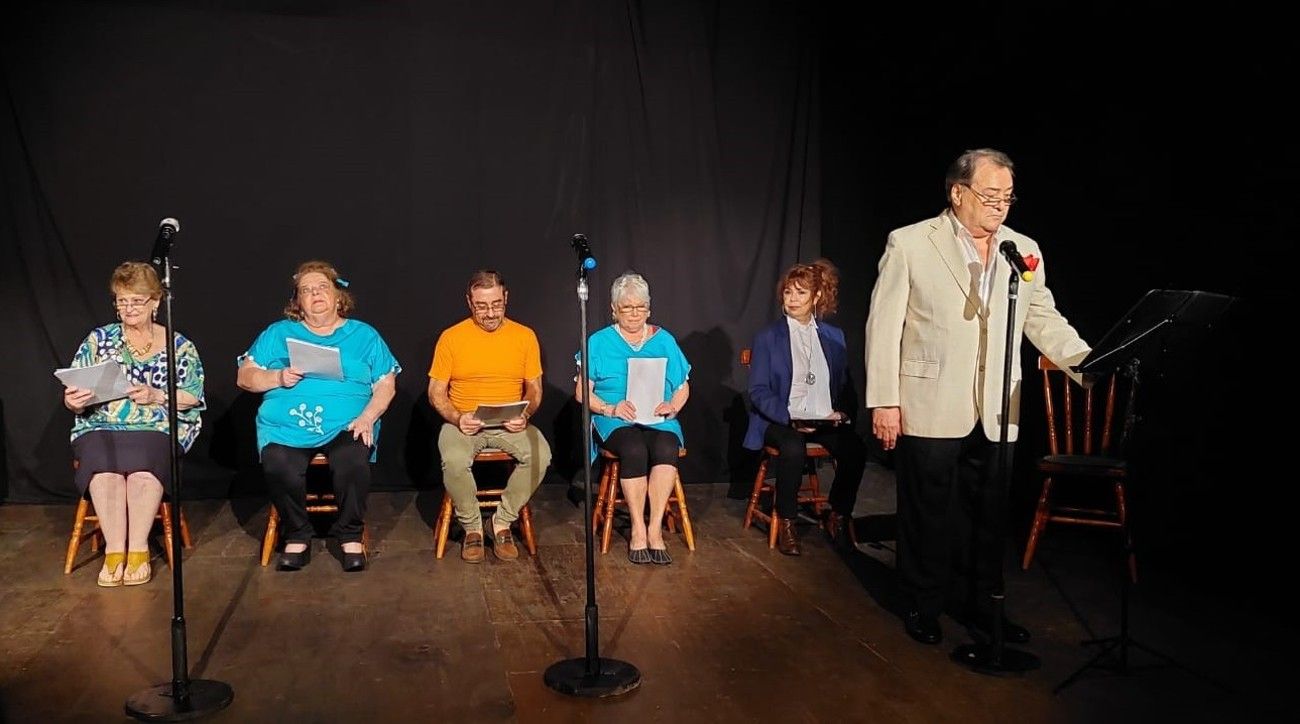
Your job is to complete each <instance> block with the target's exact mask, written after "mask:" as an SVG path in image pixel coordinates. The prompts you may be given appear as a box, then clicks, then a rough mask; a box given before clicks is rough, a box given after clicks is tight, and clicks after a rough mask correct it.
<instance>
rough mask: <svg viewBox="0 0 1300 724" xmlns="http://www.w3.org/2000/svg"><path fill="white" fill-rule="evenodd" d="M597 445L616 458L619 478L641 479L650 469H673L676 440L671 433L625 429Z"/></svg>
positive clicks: (631, 427)
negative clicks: (654, 467) (660, 466)
mask: <svg viewBox="0 0 1300 724" xmlns="http://www.w3.org/2000/svg"><path fill="white" fill-rule="evenodd" d="M597 443H598V444H599V445H600V446H601V447H603V448H605V449H606V450H608V451H610V452H612V453H614V454H615V455H617V456H618V461H619V466H618V471H619V472H618V477H619V478H644V477H645V476H646V475H647V474H649V472H650V468H651V467H652V466H654V465H673V466H675V465H677V451H678V449H679V448H678V440H677V436H676V435H674V434H672V433H671V432H664V431H663V430H652V429H650V428H648V427H640V426H638V425H629V426H627V427H620V428H619V429H617V430H615V431H614V432H611V433H610V434H609V439H608V440H600V439H599V438H597Z"/></svg>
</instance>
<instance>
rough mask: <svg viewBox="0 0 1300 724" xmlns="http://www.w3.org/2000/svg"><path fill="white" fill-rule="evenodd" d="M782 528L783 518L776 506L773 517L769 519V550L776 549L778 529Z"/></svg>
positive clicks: (773, 507)
mask: <svg viewBox="0 0 1300 724" xmlns="http://www.w3.org/2000/svg"><path fill="white" fill-rule="evenodd" d="M780 527H781V516H780V515H779V514H777V512H776V505H775V504H773V506H772V515H771V516H770V517H769V518H768V519H767V547H768V548H769V549H772V548H775V547H776V529H777V528H780Z"/></svg>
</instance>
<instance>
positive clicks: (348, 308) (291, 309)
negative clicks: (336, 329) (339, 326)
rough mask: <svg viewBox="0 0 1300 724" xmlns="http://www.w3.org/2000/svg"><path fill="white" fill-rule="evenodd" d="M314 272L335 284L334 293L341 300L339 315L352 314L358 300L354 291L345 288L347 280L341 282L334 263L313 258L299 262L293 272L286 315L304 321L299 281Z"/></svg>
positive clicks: (285, 309)
mask: <svg viewBox="0 0 1300 724" xmlns="http://www.w3.org/2000/svg"><path fill="white" fill-rule="evenodd" d="M313 272H314V273H316V274H324V275H325V278H326V279H328V280H329V281H330V284H332V285H333V286H334V293H335V294H336V295H337V296H338V300H339V309H338V311H339V316H340V317H346V316H348V315H349V314H351V313H352V310H353V309H355V308H356V306H357V304H356V300H354V299H353V298H352V292H349V291H348V290H347V289H344V288H343V287H344V286H345V285H346V284H347V282H343V283H342V284H340V283H339V273H338V270H336V269H335V268H334V265H333V264H330V263H329V262H327V261H319V260H313V261H305V262H303V263H301V264H299V265H298V271H296V272H294V273H293V279H292V280H291V284H292V286H291V287H290V290H289V303H288V304H286V305H285V307H284V316H286V317H288V318H289V319H292V320H293V321H295V322H301V321H302V318H303V313H302V305H300V304H298V282H299V281H301V280H302V278H303V277H304V276H306V275H308V274H311V273H313Z"/></svg>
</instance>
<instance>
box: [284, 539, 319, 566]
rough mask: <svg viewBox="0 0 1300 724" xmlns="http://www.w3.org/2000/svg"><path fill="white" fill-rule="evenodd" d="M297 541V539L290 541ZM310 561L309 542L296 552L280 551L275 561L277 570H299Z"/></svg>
mask: <svg viewBox="0 0 1300 724" xmlns="http://www.w3.org/2000/svg"><path fill="white" fill-rule="evenodd" d="M291 542H293V543H297V542H299V541H291ZM308 563H311V543H308V544H307V547H306V548H304V549H303V550H302V551H299V552H298V553H281V554H280V557H279V559H277V560H276V562H275V569H276V570H277V571H300V570H302V569H303V568H305V567H306V566H307V564H308Z"/></svg>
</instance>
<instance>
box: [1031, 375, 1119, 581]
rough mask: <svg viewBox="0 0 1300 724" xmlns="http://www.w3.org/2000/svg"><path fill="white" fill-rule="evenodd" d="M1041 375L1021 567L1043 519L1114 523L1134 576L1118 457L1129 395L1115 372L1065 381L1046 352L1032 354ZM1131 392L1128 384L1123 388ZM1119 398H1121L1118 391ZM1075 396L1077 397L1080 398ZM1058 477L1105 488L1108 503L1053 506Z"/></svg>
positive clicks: (1035, 543)
mask: <svg viewBox="0 0 1300 724" xmlns="http://www.w3.org/2000/svg"><path fill="white" fill-rule="evenodd" d="M1038 369H1039V370H1040V371H1041V372H1042V376H1043V399H1044V402H1045V407H1046V412H1047V447H1048V454H1047V455H1045V456H1044V457H1043V458H1041V459H1040V460H1039V461H1038V469H1039V471H1040V472H1041V473H1042V474H1043V489H1042V492H1041V493H1040V494H1039V496H1038V507H1037V510H1036V511H1035V512H1034V521H1033V524H1032V525H1031V527H1030V529H1029V541H1028V543H1026V545H1025V555H1024V559H1023V560H1022V561H1021V567H1022V568H1023V569H1025V570H1028V568H1029V565H1030V564H1031V563H1032V562H1033V560H1034V552H1035V550H1037V548H1038V542H1039V540H1040V539H1041V538H1042V534H1043V531H1044V530H1045V529H1046V528H1047V525H1048V523H1065V524H1069V525H1089V526H1100V527H1106V528H1118V529H1119V531H1120V534H1121V535H1122V536H1124V542H1125V544H1126V549H1127V550H1129V551H1130V553H1129V556H1128V569H1129V577H1130V578H1131V579H1132V580H1133V581H1134V582H1136V581H1137V560H1136V558H1135V557H1134V555H1133V553H1132V545H1131V543H1132V538H1131V535H1130V530H1129V520H1128V502H1127V500H1126V498H1125V493H1124V486H1125V483H1126V482H1127V480H1128V462H1127V461H1126V460H1125V459H1124V453H1125V451H1124V446H1125V443H1126V442H1127V440H1126V437H1127V433H1126V431H1125V430H1124V429H1123V427H1124V424H1125V419H1124V415H1123V414H1122V413H1121V412H1120V408H1121V407H1123V406H1124V405H1125V404H1126V403H1129V402H1131V400H1127V399H1122V398H1121V395H1120V394H1118V391H1119V390H1120V388H1121V387H1126V388H1127V387H1129V385H1127V384H1124V385H1121V383H1120V382H1119V379H1118V378H1119V377H1120V375H1116V374H1111V375H1108V376H1106V377H1105V378H1102V379H1099V380H1098V381H1097V382H1096V383H1095V384H1094V385H1093V386H1092V388H1091V389H1088V390H1083V389H1080V388H1079V387H1077V386H1076V385H1074V384H1073V383H1072V382H1070V380H1069V378H1068V377H1066V375H1065V373H1064V372H1062V371H1061V370H1060V368H1058V367H1057V366H1056V365H1054V364H1052V362H1051V361H1050V360H1048V359H1047V358H1046V357H1042V356H1040V357H1039V358H1038ZM1126 391H1128V392H1131V389H1128V390H1126ZM1124 397H1125V398H1126V397H1127V395H1126V396H1124ZM1077 398H1082V399H1081V400H1079V399H1077ZM1063 482H1076V483H1080V484H1086V485H1090V486H1091V487H1094V488H1095V487H1096V486H1098V485H1102V486H1107V487H1109V488H1110V493H1111V495H1112V496H1113V498H1114V507H1113V508H1084V507H1074V506H1063V505H1057V504H1056V503H1055V502H1054V501H1053V497H1054V495H1055V494H1056V493H1057V492H1059V491H1058V490H1057V489H1056V488H1057V486H1058V485H1059V484H1060V483H1063Z"/></svg>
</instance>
